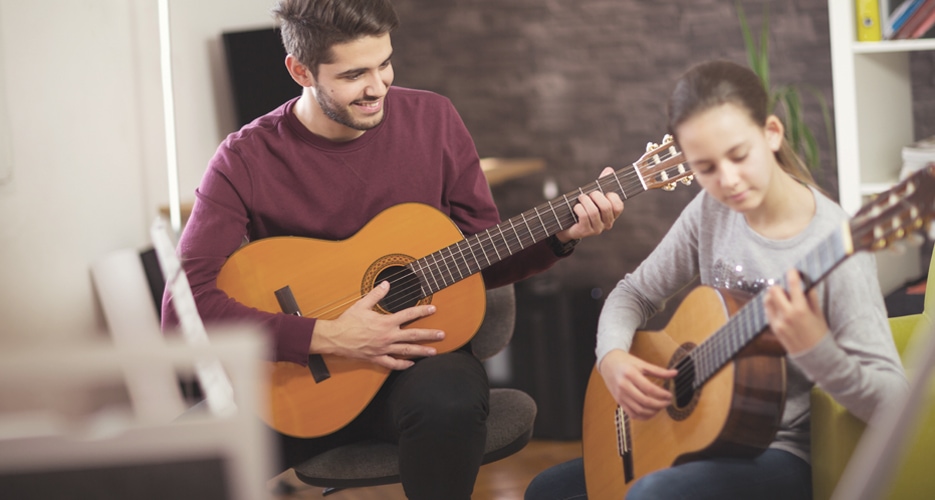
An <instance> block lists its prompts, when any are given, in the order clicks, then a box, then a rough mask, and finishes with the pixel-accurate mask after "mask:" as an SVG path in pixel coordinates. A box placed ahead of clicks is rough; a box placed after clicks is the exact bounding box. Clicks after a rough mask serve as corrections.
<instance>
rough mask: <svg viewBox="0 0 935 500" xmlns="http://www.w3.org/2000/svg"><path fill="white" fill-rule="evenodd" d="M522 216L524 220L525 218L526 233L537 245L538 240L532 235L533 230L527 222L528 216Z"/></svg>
mask: <svg viewBox="0 0 935 500" xmlns="http://www.w3.org/2000/svg"><path fill="white" fill-rule="evenodd" d="M521 216H522V218H523V224H525V225H526V232H527V233H528V234H529V237H530V238H532V242H533V243H535V242H536V238H535V236H533V235H532V228H531V227H529V221H528V220H526V214H525V213H523V214H521Z"/></svg>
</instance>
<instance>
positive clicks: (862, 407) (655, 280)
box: [597, 190, 908, 461]
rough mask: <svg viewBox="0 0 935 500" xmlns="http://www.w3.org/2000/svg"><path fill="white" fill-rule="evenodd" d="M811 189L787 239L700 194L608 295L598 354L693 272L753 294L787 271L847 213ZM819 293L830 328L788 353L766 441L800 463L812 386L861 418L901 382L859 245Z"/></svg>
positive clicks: (871, 265)
mask: <svg viewBox="0 0 935 500" xmlns="http://www.w3.org/2000/svg"><path fill="white" fill-rule="evenodd" d="M812 192H813V195H814V196H815V200H816V213H815V216H814V217H813V218H812V221H811V222H810V223H809V225H808V227H807V228H806V229H805V230H803V231H802V232H801V233H799V234H798V235H796V236H794V237H792V238H788V239H784V240H771V239H767V238H764V237H762V236H760V235H759V234H757V233H756V232H754V231H753V230H752V229H750V227H749V226H748V225H747V223H746V220H745V219H744V216H743V215H742V214H739V213H737V212H734V211H733V210H730V209H729V208H727V207H725V206H724V205H722V204H721V203H719V202H718V201H717V200H715V199H714V198H713V197H711V196H709V195H707V193H705V192H704V191H702V192H700V193H699V194H698V196H697V197H695V199H694V200H692V201H691V203H689V205H688V206H687V207H686V208H685V210H684V211H683V212H682V214H681V215H680V216H679V218H678V219H677V220H676V222H675V224H674V225H673V227H672V229H670V230H669V232H668V233H667V234H666V236H665V238H663V240H662V242H661V243H660V244H659V246H657V247H656V249H655V250H654V251H653V252H652V253H651V254H650V255H649V257H648V258H647V259H646V260H645V261H643V263H642V264H640V266H639V267H638V268H637V269H636V270H635V271H633V273H631V274H628V275H627V276H626V277H624V279H622V280H621V281H620V282H619V283H618V284H617V286H616V287H615V288H614V290H613V291H612V292H611V293H610V294H609V295H608V297H607V301H606V302H605V304H604V307H603V310H602V311H601V316H600V321H599V324H598V333H597V359H598V361H600V360H601V359H603V357H604V356H605V355H606V354H607V353H608V352H610V351H611V350H613V349H623V350H629V348H630V343H631V341H632V339H633V334H634V332H635V331H636V330H638V329H640V328H641V327H643V326H644V325H645V324H646V321H647V320H649V319H650V318H651V317H652V316H653V315H655V314H656V313H657V312H659V311H661V310H662V309H663V308H664V307H665V306H666V301H667V299H669V298H670V297H672V296H673V295H675V294H676V293H678V292H679V291H680V290H682V289H683V288H685V287H686V286H688V285H689V284H691V283H692V282H693V281H694V279H695V278H696V277H699V276H700V282H701V284H702V285H708V286H712V287H715V288H722V289H723V288H730V289H740V290H742V291H745V292H749V293H754V294H755V293H759V292H760V291H762V290H765V289H766V288H767V287H769V285H770V284H772V282H773V279H776V278H781V277H783V276H785V273H786V271H788V270H789V269H791V268H792V267H793V266H794V265H795V264H796V263H797V262H799V261H800V260H801V259H802V258H803V257H804V256H805V255H806V254H807V253H808V252H809V251H810V250H812V249H813V248H814V247H815V246H816V245H817V244H818V243H819V242H821V241H823V240H824V239H825V238H827V237H828V235H830V234H831V233H832V232H833V231H835V230H839V229H840V228H841V224H842V221H846V220H847V219H848V217H847V214H846V213H845V212H844V211H843V210H842V209H841V208H840V207H839V206H838V205H837V204H835V203H834V202H833V201H831V200H830V199H828V198H827V197H825V196H824V195H822V194H820V193H819V192H817V191H815V190H812ZM818 294H819V297H820V299H821V303H822V309H823V310H824V312H825V318H826V319H827V321H828V325H829V327H830V329H831V335H826V336H825V337H824V339H823V340H822V341H821V342H819V344H818V345H816V346H815V347H814V348H812V349H810V350H808V351H806V352H803V353H799V354H797V355H794V356H787V360H788V361H789V362H788V363H787V395H786V406H785V411H784V413H783V416H782V424H781V428H780V431H779V433H778V434H777V436H776V439H775V441H774V442H773V443H772V445H771V447H773V448H779V449H783V450H786V451H789V452H791V453H794V454H795V455H797V456H799V457H802V458H803V459H804V460H806V461H808V460H809V407H810V404H809V391H810V389H811V387H812V385H814V384H817V385H818V386H819V387H821V388H822V389H823V390H825V391H827V392H828V393H829V394H831V395H832V396H833V397H834V399H835V400H837V401H838V402H839V403H841V404H842V405H844V407H846V408H847V409H848V410H849V411H850V412H851V413H853V414H854V415H855V416H857V417H859V418H860V419H862V420H864V421H868V420H869V419H870V416H871V415H872V414H873V411H874V409H875V408H876V407H877V405H879V404H881V403H884V402H885V401H886V400H887V399H888V398H893V397H896V396H899V395H901V394H904V393H905V392H906V391H907V389H908V383H907V381H906V376H905V372H904V371H903V367H902V364H901V362H900V360H899V356H898V354H897V352H896V348H895V346H894V345H893V339H892V333H891V332H890V328H889V322H888V321H887V317H886V309H885V307H884V304H883V297H882V294H881V292H880V285H879V283H878V281H877V272H876V260H875V259H874V257H873V255H872V254H870V253H867V252H859V253H857V254H856V255H853V256H851V257H850V258H848V259H846V260H845V261H844V262H843V263H842V264H841V265H839V266H838V267H837V268H836V269H835V270H834V271H832V272H831V274H830V275H828V277H827V278H825V279H824V280H823V281H822V282H821V283H819V285H818ZM884 404H885V403H884Z"/></svg>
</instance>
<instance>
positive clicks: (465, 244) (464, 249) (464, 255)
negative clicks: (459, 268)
mask: <svg viewBox="0 0 935 500" xmlns="http://www.w3.org/2000/svg"><path fill="white" fill-rule="evenodd" d="M468 252H470V254H469V253H468ZM458 253H460V254H461V259H462V260H463V261H464V267H465V269H467V270H468V273H467V274H468V276H470V275H472V274H474V273H476V272H478V271H480V270H481V267H480V264H479V263H478V262H477V258H476V257H475V256H474V251H473V250H471V243H470V242H469V241H468V240H462V241H460V242H459V243H458ZM471 259H473V261H474V264H473V267H472V264H471Z"/></svg>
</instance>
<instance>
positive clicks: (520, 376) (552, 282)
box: [505, 273, 603, 440]
mask: <svg viewBox="0 0 935 500" xmlns="http://www.w3.org/2000/svg"><path fill="white" fill-rule="evenodd" d="M515 286H516V330H515V332H514V334H513V340H512V341H511V343H510V363H511V369H510V372H511V380H510V382H508V383H507V384H505V385H509V386H510V387H514V388H516V389H521V390H523V391H525V392H527V393H528V394H529V395H530V396H532V397H533V399H535V400H536V405H537V406H538V408H539V411H538V413H537V416H536V425H535V429H534V431H533V436H534V437H537V438H543V439H560V440H565V439H567V440H571V439H580V438H581V413H582V409H583V407H584V393H585V390H586V388H587V384H588V377H589V375H590V373H591V369H592V368H593V366H594V359H595V358H594V346H595V342H596V332H597V319H598V315H599V314H600V310H601V306H602V304H603V297H602V295H603V293H602V292H601V290H600V289H592V288H583V287H582V288H567V287H564V286H563V285H562V283H561V282H560V281H559V280H558V279H556V278H554V277H551V276H549V274H548V273H545V274H540V275H537V276H533V277H531V278H529V279H527V280H524V281H521V282H519V283H517V284H516V285H515Z"/></svg>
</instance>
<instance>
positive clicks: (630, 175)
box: [310, 147, 681, 317]
mask: <svg viewBox="0 0 935 500" xmlns="http://www.w3.org/2000/svg"><path fill="white" fill-rule="evenodd" d="M656 156H657V157H658V158H659V160H658V161H650V160H643V161H641V162H637V163H633V164H631V165H629V166H627V167H623V168H621V169H619V170H617V171H615V172H614V173H613V174H610V175H607V176H604V177H601V178H598V179H597V180H595V181H594V182H592V183H591V184H589V185H588V186H585V187H586V188H587V190H585V187H583V188H580V189H579V192H580V194H590V193H592V192H594V191H602V192H606V191H608V190H609V191H613V192H617V191H618V187H622V186H621V185H622V184H626V188H628V189H631V190H632V189H635V188H638V187H641V186H643V184H644V182H643V179H645V178H646V177H644V176H642V175H641V174H640V172H639V170H642V169H645V168H646V167H647V166H649V167H658V166H660V165H663V166H664V164H665V163H666V162H669V161H671V160H673V159H675V158H678V157H680V156H681V153H680V152H675V153H673V152H672V149H671V148H668V147H667V148H666V149H665V152H664V153H660V154H658V155H656ZM679 165H681V163H677V164H674V165H672V166H669V167H665V166H664V168H663V169H662V172H665V171H666V170H667V169H670V168H673V167H677V166H679ZM632 167H635V168H632ZM631 168H632V169H631ZM620 172H623V173H622V174H621V173H620ZM656 175H658V173H657V174H656ZM666 175H668V174H666ZM652 177H653V176H652V175H650V176H649V181H651V182H652V183H659V182H667V179H663V180H661V181H659V180H653V178H652ZM634 181H636V182H634ZM671 182H673V183H674V182H677V180H676V181H671ZM608 188H609V189H608ZM572 193H575V192H569V193H566V194H565V195H563V197H566V196H568V195H570V194H572ZM575 194H578V193H575ZM621 194H623V195H624V197H626V194H625V192H624V193H621ZM637 194H639V193H637ZM575 199H577V198H575ZM557 201H558V199H556V200H552V202H557ZM550 203H551V202H550ZM544 205H549V203H546V204H543V205H540V206H537V207H534V208H533V209H531V210H529V211H527V212H532V211H536V210H537V209H538V208H540V207H542V206H544ZM558 206H562V204H559V205H558ZM551 208H552V210H553V211H554V209H555V207H551ZM569 210H570V209H569ZM527 212H524V213H523V214H520V216H517V217H522V216H524V215H525V214H526V213H527ZM571 213H572V217H575V215H574V213H573V211H571ZM517 217H514V218H512V219H510V220H513V219H515V218H517ZM537 218H538V219H539V220H538V222H540V223H541V222H543V221H542V219H541V214H539V213H538V212H537ZM575 219H576V217H575ZM502 224H503V223H501V224H498V226H494V227H499V226H500V225H502ZM544 225H545V226H546V228H547V230H546V232H547V233H548V234H554V233H556V232H559V231H561V230H562V229H561V226H560V224H559V223H558V222H557V221H548V222H545V223H544ZM525 232H528V233H529V234H528V236H529V237H530V238H532V240H531V243H533V244H534V243H536V242H537V241H539V240H537V239H536V236H535V234H533V233H534V232H535V231H532V230H529V231H525ZM479 235H480V236H479ZM482 236H483V235H482V233H477V234H475V235H472V236H470V237H468V238H466V239H464V240H461V241H459V242H458V243H455V244H452V245H449V247H446V248H444V249H441V250H438V251H436V252H433V253H432V254H429V255H427V256H425V257H422V258H420V259H417V260H418V261H421V260H424V259H426V258H428V257H431V256H433V255H435V254H439V253H442V252H443V251H444V250H449V253H450V254H451V258H447V259H446V258H442V259H441V260H440V261H441V263H442V264H443V265H444V266H445V268H446V269H447V270H448V275H449V276H451V278H452V279H451V280H450V281H451V282H450V283H448V281H449V280H446V279H445V277H444V274H445V273H444V272H443V271H442V267H441V265H438V264H436V265H435V266H434V267H436V268H437V272H435V273H434V274H433V277H440V278H441V281H442V283H444V286H443V287H440V288H439V290H441V289H443V288H447V287H448V286H450V285H452V284H454V283H456V282H458V281H460V279H463V276H462V277H461V278H459V279H454V274H453V273H452V272H451V268H450V267H449V266H448V264H449V263H451V264H452V266H453V267H454V268H455V269H457V270H458V271H459V274H463V273H460V271H462V270H464V268H462V267H460V266H458V265H457V258H458V257H455V256H454V253H453V252H451V250H450V249H451V248H452V247H459V252H458V254H459V257H460V259H461V260H462V261H463V262H465V263H466V264H467V258H468V256H467V254H466V253H465V252H464V251H462V250H461V249H460V246H461V245H462V244H463V243H464V242H468V248H469V249H473V248H474V247H473V246H472V244H471V242H470V241H469V240H475V241H476V242H477V243H478V245H477V246H478V247H479V252H480V253H481V254H483V255H488V254H487V251H486V250H485V246H484V243H485V241H484V238H483V237H482ZM492 241H493V238H490V237H488V238H487V241H486V242H492ZM523 241H525V240H523V239H522V238H520V239H516V240H514V244H515V245H518V246H520V247H521V249H522V248H525V246H526V245H524V244H523ZM504 242H505V244H506V248H503V247H500V246H498V245H497V244H495V243H494V245H493V250H494V251H497V250H498V249H504V250H505V251H506V252H507V253H509V255H513V253H514V252H512V251H511V250H510V237H509V236H507V237H505V238H504ZM527 243H529V242H527ZM471 258H472V259H474V260H475V261H476V258H475V257H474V256H473V255H472V256H471ZM452 259H454V260H452ZM488 260H489V259H488ZM501 260H502V259H501ZM410 264H411V263H410ZM407 267H408V266H407ZM426 267H428V268H429V269H431V267H432V266H431V265H428V266H426ZM484 267H486V266H484ZM466 270H468V271H469V270H470V266H468V268H467V269H466ZM476 272H478V271H475V272H470V273H469V274H468V275H472V274H475V273H476ZM409 276H411V273H410V272H409V271H407V270H405V269H403V270H400V271H397V272H396V273H394V274H392V275H390V276H388V277H387V278H385V279H384V280H382V281H388V282H389V283H390V293H391V294H392V297H391V301H390V303H387V305H386V306H385V308H386V309H388V310H393V309H395V308H397V307H399V306H400V305H402V304H406V303H412V302H415V301H418V300H419V299H421V298H423V292H422V283H421V281H420V280H419V279H418V278H417V279H416V280H415V283H413V284H412V285H411V286H409V287H407V288H404V289H403V290H402V291H401V292H400V291H396V292H395V293H394V290H395V289H394V285H399V284H400V283H405V282H406V281H410V280H409V279H408V278H409ZM429 288H432V287H431V286H430V287H429ZM361 298H363V295H361V294H359V293H358V294H349V295H347V296H345V297H344V298H342V299H338V301H335V302H332V303H331V304H326V305H324V306H323V307H324V308H325V309H324V310H322V309H321V308H320V309H319V310H318V311H321V312H320V313H319V312H317V311H310V314H311V315H312V317H327V316H326V315H328V314H332V313H334V312H336V311H338V310H341V309H342V308H345V307H348V306H349V305H351V304H353V303H354V302H356V301H358V300H360V299H361ZM394 298H395V299H396V300H395V301H393V300H392V299H394Z"/></svg>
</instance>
